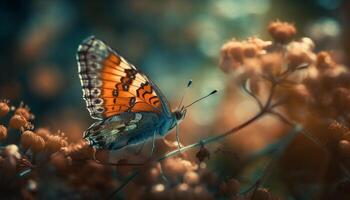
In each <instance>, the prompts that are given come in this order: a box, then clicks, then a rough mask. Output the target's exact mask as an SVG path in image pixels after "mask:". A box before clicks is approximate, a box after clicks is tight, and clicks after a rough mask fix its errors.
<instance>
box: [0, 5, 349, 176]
mask: <svg viewBox="0 0 350 200" xmlns="http://www.w3.org/2000/svg"><path fill="white" fill-rule="evenodd" d="M349 10H350V2H349V1H346V0H309V1H305V0H293V1H287V0H215V1H208V0H201V1H200V0H193V1H187V0H178V1H170V0H156V1H138V0H128V1H82V0H77V1H68V0H61V1H39V0H37V1H36V0H32V1H28V0H17V1H16V0H14V1H10V0H8V1H6V0H5V1H2V2H1V3H0V24H1V26H0V44H1V48H0V67H1V72H0V98H6V99H9V100H11V103H12V104H15V105H18V104H19V103H20V102H21V101H23V102H24V103H25V104H27V105H29V106H30V107H31V110H32V112H33V113H34V114H35V116H36V120H35V121H34V124H35V125H39V126H40V127H50V129H52V130H57V129H60V130H62V131H63V132H66V133H67V135H68V137H69V138H70V140H71V141H78V140H79V139H80V138H81V133H82V132H83V131H84V130H85V129H86V128H87V127H88V126H89V125H90V123H91V122H92V120H91V119H90V117H89V115H88V112H87V110H86V109H85V102H84V101H83V99H82V91H81V86H80V81H79V77H78V72H77V70H78V69H77V64H76V60H75V54H76V50H77V47H78V45H79V44H80V43H81V42H82V41H83V40H84V39H85V38H86V37H88V36H90V35H95V36H96V37H97V38H99V39H101V40H103V41H105V42H106V43H107V44H109V45H110V46H111V47H112V48H113V49H115V50H116V51H117V52H118V53H119V54H121V55H122V56H124V57H125V58H126V59H127V60H128V61H129V62H131V63H132V64H134V65H135V66H137V67H139V68H140V69H141V70H142V71H144V72H145V73H146V74H147V75H148V76H149V77H150V78H151V79H152V80H154V82H155V83H156V84H157V85H158V86H159V87H160V88H161V89H162V91H163V93H164V94H165V96H166V97H167V98H168V100H169V101H170V102H171V105H173V107H175V106H174V105H177V104H176V102H177V101H178V100H179V99H180V97H181V95H182V93H183V91H184V89H185V87H186V84H187V81H188V80H189V79H192V80H193V83H194V84H193V88H191V90H190V92H189V93H188V94H187V96H186V98H185V102H187V103H189V102H190V101H192V100H194V99H195V98H198V97H199V96H202V95H205V94H207V93H208V92H210V91H212V90H213V89H217V90H218V91H219V93H218V95H215V96H212V97H210V98H208V99H206V100H205V101H203V102H201V103H199V104H196V105H195V106H193V107H192V108H191V109H190V111H189V112H188V114H187V118H186V120H185V121H184V122H183V126H182V130H181V133H183V134H181V139H182V141H183V142H184V144H189V143H191V142H194V141H198V138H202V137H203V136H205V135H209V134H212V133H220V132H222V131H224V130H227V129H228V128H231V127H233V126H235V125H236V124H238V123H239V122H240V121H243V120H244V119H246V118H248V117H249V116H251V115H253V114H254V113H255V112H256V111H257V107H256V105H254V104H253V102H252V101H246V100H247V99H246V98H244V97H243V95H242V94H241V93H240V91H239V90H238V89H227V88H229V87H231V85H232V87H234V86H233V85H234V83H233V82H232V79H231V78H230V77H227V75H225V74H224V73H223V72H222V71H221V70H219V68H218V63H219V57H220V48H221V46H222V44H224V43H225V42H226V41H228V40H230V39H232V38H237V39H245V38H247V37H250V36H257V37H259V38H263V39H266V40H269V39H270V38H269V36H268V35H267V31H266V29H267V28H266V27H267V25H268V24H269V22H270V21H273V20H276V19H280V20H283V21H288V22H292V23H294V24H295V26H296V27H297V30H298V33H297V37H299V36H306V37H310V38H312V39H313V40H314V42H315V43H316V52H318V51H319V50H321V49H322V50H332V51H335V52H336V53H335V54H334V55H336V58H335V59H336V60H337V61H338V62H340V63H344V64H350V59H349V57H350V56H349V55H350V37H347V36H348V35H349V34H350V26H349V23H350V12H349ZM228 91H229V92H230V93H229V92H228ZM233 96H234V98H232V97H233ZM225 99H226V100H225ZM228 99H229V102H228V101H227V100H228ZM276 123H278V122H277V121H276V120H272V119H267V120H265V121H263V123H259V124H257V125H254V126H255V130H261V132H259V131H255V132H256V133H255V132H252V133H251V134H249V135H246V134H244V135H242V136H240V135H239V136H237V137H234V138H233V139H232V138H230V140H229V142H232V143H231V144H232V145H230V146H229V147H230V148H231V147H232V146H234V148H235V149H236V150H235V151H238V150H240V152H241V153H242V152H243V153H245V152H246V151H247V150H249V151H253V150H257V149H259V148H262V147H263V146H264V145H266V144H267V143H270V142H271V141H272V140H273V138H276V137H278V136H279V135H280V134H281V133H282V132H283V131H285V127H283V126H282V125H281V126H278V125H277V126H276ZM272 124H273V125H275V126H274V127H275V130H274V131H270V127H271V125H272ZM253 128H254V127H253ZM256 128H259V129H256ZM252 130H253V129H248V130H246V132H249V131H252ZM70 133H71V134H70ZM254 135H255V136H254ZM169 137H170V138H171V137H173V136H172V135H171V136H169ZM240 137H241V138H240ZM247 137H249V140H246V138H247ZM237 149H238V150H237ZM239 155H242V154H239ZM226 164H227V163H226ZM231 164H232V163H231ZM226 168H230V164H229V165H228V167H227V166H226ZM223 173H224V172H223Z"/></svg>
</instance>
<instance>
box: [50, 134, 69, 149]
mask: <svg viewBox="0 0 350 200" xmlns="http://www.w3.org/2000/svg"><path fill="white" fill-rule="evenodd" d="M66 146H68V142H67V140H66V138H64V137H61V136H59V135H50V136H49V137H48V138H47V140H46V148H47V149H48V150H49V151H51V152H57V151H59V150H60V149H61V148H62V147H66Z"/></svg>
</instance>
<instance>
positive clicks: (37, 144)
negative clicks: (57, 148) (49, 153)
mask: <svg viewBox="0 0 350 200" xmlns="http://www.w3.org/2000/svg"><path fill="white" fill-rule="evenodd" d="M33 139H34V140H33V145H32V147H31V148H32V150H33V152H40V151H42V150H43V149H44V147H45V141H44V139H43V138H42V137H40V136H39V135H36V134H35V137H34V138H33Z"/></svg>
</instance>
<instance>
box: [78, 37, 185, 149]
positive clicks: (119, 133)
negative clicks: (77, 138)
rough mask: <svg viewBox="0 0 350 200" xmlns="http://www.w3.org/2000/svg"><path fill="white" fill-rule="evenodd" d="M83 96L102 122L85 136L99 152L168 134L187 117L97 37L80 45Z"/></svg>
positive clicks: (90, 129)
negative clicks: (172, 108)
mask: <svg viewBox="0 0 350 200" xmlns="http://www.w3.org/2000/svg"><path fill="white" fill-rule="evenodd" d="M77 62H78V72H79V77H80V82H81V85H82V88H83V98H84V100H85V102H86V107H87V109H88V111H89V113H90V116H91V117H92V118H94V119H96V120H97V121H96V122H95V123H93V124H92V125H91V126H90V127H89V128H88V129H87V130H86V131H85V132H84V135H83V138H84V139H86V140H87V141H88V143H89V144H90V145H91V146H92V147H94V148H96V149H108V150H117V149H121V148H123V147H126V146H128V145H135V144H139V143H141V142H144V141H146V140H148V139H150V138H153V139H154V138H159V137H163V136H165V135H166V134H167V133H168V132H169V130H171V129H172V128H174V127H175V126H176V125H177V124H179V122H180V121H181V120H182V119H183V118H184V117H185V114H186V108H185V107H182V109H180V110H177V111H174V112H172V111H171V109H170V106H169V103H168V101H167V99H166V98H165V96H164V95H163V93H162V92H161V91H160V89H159V88H158V87H157V85H155V84H154V83H153V82H152V80H150V79H149V78H148V77H147V76H146V75H145V74H144V73H142V72H141V71H140V70H139V69H137V68H136V67H135V66H134V65H132V64H130V63H129V62H128V61H126V60H125V59H124V58H123V57H122V56H120V55H119V54H118V53H116V52H115V51H114V50H112V49H111V48H110V47H109V46H107V45H106V43H104V42H103V41H101V40H99V39H96V38H95V37H94V36H91V37H89V38H87V39H85V40H84V41H83V42H82V43H81V44H80V45H79V47H78V51H77Z"/></svg>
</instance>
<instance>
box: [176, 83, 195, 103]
mask: <svg viewBox="0 0 350 200" xmlns="http://www.w3.org/2000/svg"><path fill="white" fill-rule="evenodd" d="M191 85H192V80H191V79H190V80H189V81H188V83H187V87H186V89H185V91H184V93H183V95H182V97H181V100H180V103H179V105H178V106H177V108H178V109H179V108H180V107H181V105H182V102H183V101H184V98H185V95H186V92H187V90H188V89H187V88H189V87H191Z"/></svg>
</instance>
